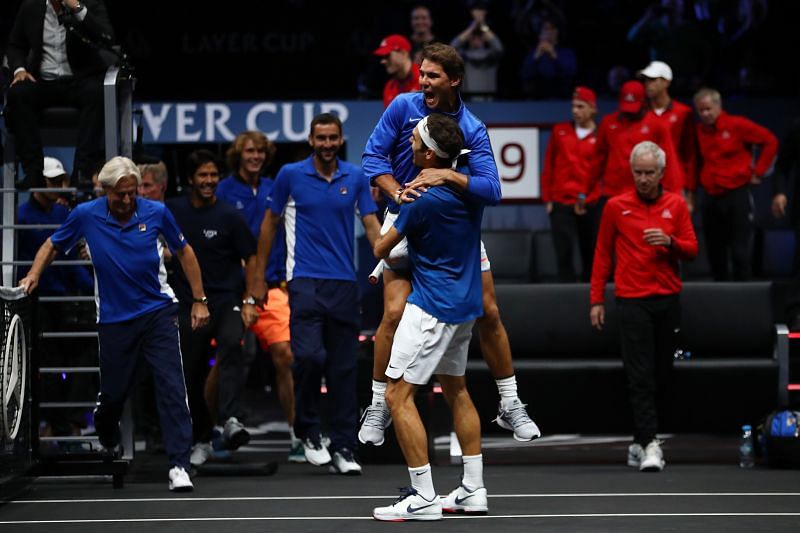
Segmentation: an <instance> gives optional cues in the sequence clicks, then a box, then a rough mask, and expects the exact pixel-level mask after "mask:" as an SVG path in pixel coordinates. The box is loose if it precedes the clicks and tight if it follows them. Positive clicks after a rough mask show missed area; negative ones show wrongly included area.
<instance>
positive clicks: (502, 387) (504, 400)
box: [494, 376, 519, 407]
mask: <svg viewBox="0 0 800 533" xmlns="http://www.w3.org/2000/svg"><path fill="white" fill-rule="evenodd" d="M494 382H495V383H497V392H499V393H500V403H501V404H503V407H505V406H507V405H509V404H510V403H512V402H513V401H514V400H518V399H519V398H518V397H517V376H511V377H510V378H503V379H496V380H494Z"/></svg>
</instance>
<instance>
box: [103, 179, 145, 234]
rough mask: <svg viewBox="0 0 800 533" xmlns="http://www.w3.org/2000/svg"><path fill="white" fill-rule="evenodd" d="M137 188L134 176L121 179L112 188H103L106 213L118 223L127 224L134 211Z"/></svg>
mask: <svg viewBox="0 0 800 533" xmlns="http://www.w3.org/2000/svg"><path fill="white" fill-rule="evenodd" d="M137 186H138V181H137V179H136V176H134V175H130V176H125V177H124V178H121V179H120V180H119V181H117V184H116V185H114V186H113V187H106V188H105V191H106V198H107V200H108V212H109V213H111V216H113V217H114V218H115V219H117V220H118V221H119V222H122V223H125V222H127V221H128V220H130V218H131V217H132V216H133V213H134V211H136V190H137Z"/></svg>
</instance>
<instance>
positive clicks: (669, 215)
mask: <svg viewBox="0 0 800 533" xmlns="http://www.w3.org/2000/svg"><path fill="white" fill-rule="evenodd" d="M661 218H672V213H670V212H669V209H667V208H666V207H665V208H664V210H663V211H662V212H661Z"/></svg>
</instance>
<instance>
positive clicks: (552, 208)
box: [541, 87, 598, 283]
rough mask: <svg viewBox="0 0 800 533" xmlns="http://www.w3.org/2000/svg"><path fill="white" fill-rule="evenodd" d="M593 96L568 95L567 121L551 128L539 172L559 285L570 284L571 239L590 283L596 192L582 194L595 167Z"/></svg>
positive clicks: (579, 91)
mask: <svg viewBox="0 0 800 533" xmlns="http://www.w3.org/2000/svg"><path fill="white" fill-rule="evenodd" d="M596 114H597V97H596V96H595V94H594V91H593V90H591V89H589V88H588V87H576V88H575V91H574V92H573V93H572V119H573V121H572V122H562V123H560V124H556V125H555V126H553V131H552V132H551V134H550V140H549V141H548V143H547V151H546V152H545V154H544V167H543V169H542V178H541V185H542V200H544V202H545V204H546V206H547V213H548V214H549V215H550V227H551V229H552V232H551V233H552V236H553V247H554V248H555V250H556V262H557V263H558V280H559V281H561V282H567V283H569V282H575V281H577V279H578V277H577V276H576V275H575V269H574V267H573V262H572V248H573V246H574V244H575V240H576V239H577V241H578V246H579V249H580V252H581V265H582V272H581V280H583V281H589V272H590V271H591V269H592V252H594V233H595V225H596V209H595V206H596V203H597V199H598V193H597V191H596V190H595V191H594V193H593V194H592V192H591V191H588V190H586V184H587V183H588V181H589V180H588V177H589V172H590V171H591V168H592V165H596V164H597V162H596V160H597V157H598V153H597V135H596V130H597V126H596V125H595V122H594V117H595V115H596Z"/></svg>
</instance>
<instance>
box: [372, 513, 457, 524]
mask: <svg viewBox="0 0 800 533" xmlns="http://www.w3.org/2000/svg"><path fill="white" fill-rule="evenodd" d="M372 518H374V519H375V520H379V521H381V522H410V521H412V520H417V521H434V520H441V519H442V515H435V514H433V515H409V516H395V515H391V516H389V515H377V514H375V513H373V514H372Z"/></svg>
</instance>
